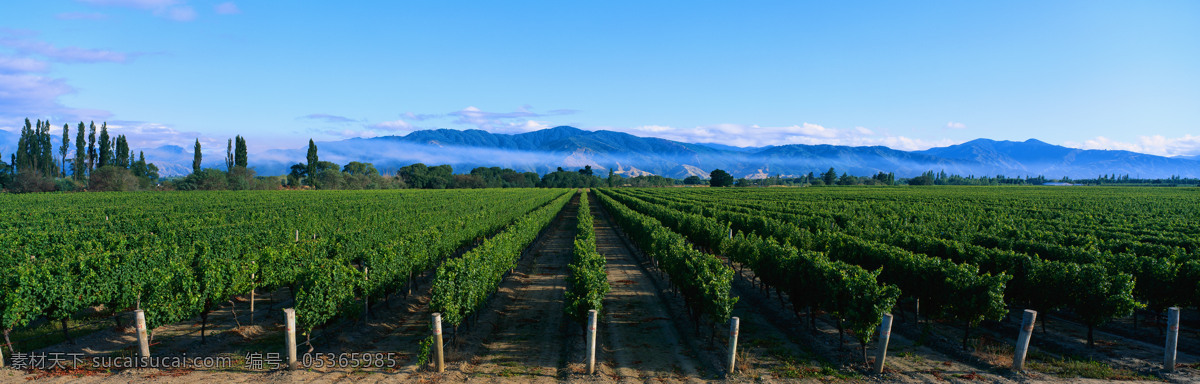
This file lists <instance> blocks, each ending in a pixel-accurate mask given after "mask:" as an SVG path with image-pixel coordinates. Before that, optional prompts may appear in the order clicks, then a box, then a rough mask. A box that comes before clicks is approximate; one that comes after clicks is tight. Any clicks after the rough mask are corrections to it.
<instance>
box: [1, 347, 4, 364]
mask: <svg viewBox="0 0 1200 384" xmlns="http://www.w3.org/2000/svg"><path fill="white" fill-rule="evenodd" d="M0 368H4V344H0Z"/></svg>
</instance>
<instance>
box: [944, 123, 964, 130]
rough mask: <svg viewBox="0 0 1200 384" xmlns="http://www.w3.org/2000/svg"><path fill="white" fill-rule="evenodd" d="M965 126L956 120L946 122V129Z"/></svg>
mask: <svg viewBox="0 0 1200 384" xmlns="http://www.w3.org/2000/svg"><path fill="white" fill-rule="evenodd" d="M966 128H967V125H966V124H963V123H960V122H957V121H951V122H947V123H946V129H966Z"/></svg>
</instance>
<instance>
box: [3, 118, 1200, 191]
mask: <svg viewBox="0 0 1200 384" xmlns="http://www.w3.org/2000/svg"><path fill="white" fill-rule="evenodd" d="M10 136H11V135H10ZM5 140H6V138H5V137H3V136H0V148H5V147H8V148H12V147H15V137H12V138H9V140H12V141H13V143H11V144H8V143H5V142H4V141H5ZM250 145H251V148H253V143H250ZM317 147H318V150H319V154H320V158H321V160H326V161H332V162H335V163H338V164H346V163H348V162H350V161H362V162H370V163H373V164H375V167H376V168H378V169H379V170H380V171H382V172H385V173H386V172H389V171H395V170H397V169H399V168H400V167H402V166H405V165H409V164H412V163H417V162H421V163H425V164H428V165H438V164H449V165H451V166H452V167H453V168H454V170H455V172H458V173H465V172H469V171H470V170H471V169H472V168H475V167H481V166H485V167H505V168H512V169H515V170H517V171H522V172H524V171H532V172H537V173H540V174H545V173H548V172H552V171H554V170H556V169H557V168H559V167H562V168H564V169H578V168H582V167H584V166H588V165H590V166H592V168H593V169H595V170H596V173H597V174H600V175H604V174H607V173H608V171H609V170H610V169H611V170H613V171H614V172H615V173H617V174H621V175H624V176H640V175H650V174H653V175H661V176H667V177H673V178H684V177H687V176H691V175H695V176H701V177H707V176H708V174H709V172H711V171H712V170H714V169H718V168H719V169H724V170H726V171H728V172H729V173H730V174H732V175H734V177H746V178H761V177H767V176H773V175H783V176H794V175H804V174H807V173H809V172H813V173H817V174H819V173H822V172H825V171H827V170H828V169H829V168H830V167H833V168H834V169H835V170H836V171H837V172H838V173H839V174H840V173H842V172H846V173H849V174H851V175H859V176H863V175H873V174H875V173H878V172H894V173H895V174H896V176H897V177H912V176H917V175H920V174H921V173H923V172H926V171H930V170H932V171H935V172H936V171H945V172H946V173H950V174H960V175H978V176H983V175H987V176H995V175H1005V176H1008V177H1025V176H1039V175H1041V176H1046V177H1048V178H1061V177H1063V176H1066V177H1070V178H1092V177H1096V176H1097V175H1109V174H1114V173H1115V174H1118V175H1125V174H1128V175H1130V176H1131V177H1134V178H1139V177H1142V178H1166V177H1171V176H1176V175H1177V176H1182V177H1200V159H1196V158H1195V157H1192V158H1183V157H1163V156H1154V155H1148V154H1143V153H1137V152H1130V151H1119V150H1086V149H1075V148H1068V147H1063V146H1058V145H1053V144H1048V143H1045V142H1042V141H1038V140H1035V139H1029V140H1026V141H1019V142H1018V141H997V140H990V139H976V140H972V141H968V142H966V143H962V144H957V145H951V146H947V147H937V148H930V149H927V150H922V151H901V150H896V149H891V148H887V147H882V146H871V147H851V146H838V145H804V144H789V145H777V146H767V147H731V146H726V145H720V144H695V143H683V142H678V141H671V140H665V139H660V138H652V137H639V136H634V135H631V134H627V133H622V132H613V131H603V130H601V131H586V130H581V129H578V128H573V127H566V126H562V127H555V128H550V129H544V130H539V131H533V132H527V133H520V134H497V133H490V132H487V131H482V130H453V129H435V130H422V131H415V132H412V133H409V134H407V135H404V136H382V137H373V138H354V139H347V140H340V141H329V142H318V143H317ZM135 150H138V149H136V148H135ZM8 151H11V149H8ZM145 153H146V159H147V161H151V162H154V163H155V164H156V165H158V167H159V169H160V174H162V175H163V176H177V175H184V174H187V173H188V172H190V171H191V162H192V151H191V149H190V148H183V147H179V146H173V145H172V146H163V147H158V148H153V149H149V150H145ZM306 153H307V147H304V148H296V149H286V150H269V151H264V152H258V153H255V152H251V154H250V166H251V167H253V168H255V170H256V171H257V172H258V174H259V175H282V174H286V173H287V172H288V168H289V167H290V166H291V165H292V164H295V163H299V162H304V161H305V156H306ZM222 155H223V154H222ZM205 158H206V160H209V161H205V162H204V163H205V166H206V167H216V168H221V167H223V166H224V164H223V158H222V157H221V155H218V156H214V154H212V153H205ZM213 160H216V161H213Z"/></svg>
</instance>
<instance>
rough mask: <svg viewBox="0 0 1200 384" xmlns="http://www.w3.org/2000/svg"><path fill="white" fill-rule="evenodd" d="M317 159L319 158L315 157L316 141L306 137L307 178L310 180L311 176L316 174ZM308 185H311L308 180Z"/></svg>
mask: <svg viewBox="0 0 1200 384" xmlns="http://www.w3.org/2000/svg"><path fill="white" fill-rule="evenodd" d="M319 160H320V159H319V158H318V157H317V143H314V142H313V141H312V139H308V179H309V180H312V179H313V177H314V176H316V175H317V161H319ZM308 185H312V182H311V181H309V184H308Z"/></svg>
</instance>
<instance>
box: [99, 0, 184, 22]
mask: <svg viewBox="0 0 1200 384" xmlns="http://www.w3.org/2000/svg"><path fill="white" fill-rule="evenodd" d="M76 1H79V2H81V3H86V4H91V5H96V6H112V7H125V8H135V9H141V10H147V11H150V12H151V13H153V14H154V15H155V16H158V17H165V18H167V19H171V20H175V21H192V20H194V19H195V18H196V10H195V9H193V8H192V6H190V5H187V4H186V3H185V2H184V1H181V0H76Z"/></svg>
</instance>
